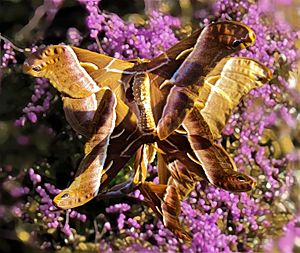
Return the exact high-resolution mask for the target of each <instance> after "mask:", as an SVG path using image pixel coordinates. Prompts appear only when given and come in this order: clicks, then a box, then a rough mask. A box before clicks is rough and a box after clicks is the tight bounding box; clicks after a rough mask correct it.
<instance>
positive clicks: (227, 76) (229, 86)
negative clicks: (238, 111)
mask: <svg viewBox="0 0 300 253" xmlns="http://www.w3.org/2000/svg"><path fill="white" fill-rule="evenodd" d="M271 77H272V73H271V71H270V70H269V69H268V68H267V67H266V66H264V65H263V64H261V63H259V62H258V61H256V60H253V59H250V58H243V57H231V58H225V59H223V60H222V61H220V62H219V63H218V64H217V66H216V67H215V68H214V69H213V70H212V71H211V72H210V73H209V74H208V75H207V77H206V78H205V81H204V86H203V87H201V89H200V91H199V101H201V102H202V103H204V104H205V106H204V108H203V109H202V110H201V114H202V115H203V118H204V120H205V122H206V123H207V124H208V126H209V129H210V130H211V133H212V135H213V139H214V140H215V139H218V138H220V137H221V133H222V130H223V129H224V127H225V125H226V123H227V122H228V120H229V118H230V116H231V114H232V112H233V110H234V109H235V108H236V107H237V105H238V104H239V102H240V101H241V99H242V98H243V97H244V96H245V95H246V94H248V93H249V92H250V91H251V90H252V89H254V88H257V87H259V86H262V85H263V84H265V83H266V82H268V81H269V80H270V79H271Z"/></svg>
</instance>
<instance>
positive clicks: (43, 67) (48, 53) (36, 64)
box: [23, 45, 64, 77]
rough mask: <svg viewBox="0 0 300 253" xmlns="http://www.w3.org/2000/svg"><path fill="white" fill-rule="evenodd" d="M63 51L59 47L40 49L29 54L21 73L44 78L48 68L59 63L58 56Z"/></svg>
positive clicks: (62, 48)
mask: <svg viewBox="0 0 300 253" xmlns="http://www.w3.org/2000/svg"><path fill="white" fill-rule="evenodd" d="M63 50H64V47H63V46H61V45H56V46H48V47H41V48H39V49H38V50H37V51H36V52H34V53H32V54H30V55H29V56H28V57H27V59H26V60H25V62H24V64H23V71H24V72H25V73H27V74H29V75H32V76H35V77H45V74H46V72H47V70H48V69H49V67H50V66H52V65H54V64H55V63H56V62H58V61H59V55H60V54H61V52H62V51H63Z"/></svg>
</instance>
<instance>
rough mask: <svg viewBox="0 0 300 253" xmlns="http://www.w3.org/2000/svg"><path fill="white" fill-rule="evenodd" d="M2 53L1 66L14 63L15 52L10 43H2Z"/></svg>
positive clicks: (15, 61)
mask: <svg viewBox="0 0 300 253" xmlns="http://www.w3.org/2000/svg"><path fill="white" fill-rule="evenodd" d="M3 49H4V54H3V56H2V59H1V67H7V66H8V64H9V63H13V64H16V63H17V60H16V53H15V51H14V50H13V47H12V44H11V43H7V42H5V43H4V45H3Z"/></svg>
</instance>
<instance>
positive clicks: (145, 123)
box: [133, 72, 156, 133]
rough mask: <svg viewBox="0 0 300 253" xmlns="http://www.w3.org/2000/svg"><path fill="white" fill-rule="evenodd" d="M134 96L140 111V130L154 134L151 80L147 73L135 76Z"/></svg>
mask: <svg viewBox="0 0 300 253" xmlns="http://www.w3.org/2000/svg"><path fill="white" fill-rule="evenodd" d="M133 96H134V101H135V102H136V104H137V106H138V109H139V123H138V124H139V128H140V129H141V131H142V132H147V133H149V132H154V131H155V129H156V125H155V121H154V117H153V112H152V108H151V94H150V79H149V76H148V74H147V73H146V72H143V73H138V74H136V75H135V76H134V80H133Z"/></svg>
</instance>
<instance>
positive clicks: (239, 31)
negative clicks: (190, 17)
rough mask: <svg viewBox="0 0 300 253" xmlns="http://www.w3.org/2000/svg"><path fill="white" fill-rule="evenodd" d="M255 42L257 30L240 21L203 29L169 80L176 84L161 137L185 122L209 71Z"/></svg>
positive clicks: (160, 128) (161, 124) (160, 127)
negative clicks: (227, 57)
mask: <svg viewBox="0 0 300 253" xmlns="http://www.w3.org/2000/svg"><path fill="white" fill-rule="evenodd" d="M254 41H255V33H254V32H253V31H252V30H251V29H250V28H249V27H247V26H245V25H243V24H241V23H238V22H233V21H225V22H220V23H212V24H210V25H208V26H207V27H205V28H204V29H203V31H202V32H201V34H200V36H199V38H198V40H197V42H196V44H195V46H194V47H193V48H192V50H191V52H190V54H189V55H188V56H187V57H186V59H185V60H184V62H183V63H182V64H181V65H180V67H179V68H178V69H177V70H176V72H175V73H174V74H173V76H172V77H171V79H170V80H167V83H169V84H171V85H173V87H172V89H171V91H170V94H169V95H168V99H167V102H166V105H165V107H164V109H163V113H162V117H161V119H160V120H159V122H158V126H157V133H158V136H159V138H160V139H165V138H166V137H167V136H169V135H170V133H172V131H174V130H175V129H177V128H178V127H179V126H180V125H181V123H182V122H183V120H184V118H185V117H186V115H187V114H188V113H189V112H190V110H191V108H192V107H193V105H194V101H195V98H196V97H197V95H198V90H199V88H200V87H201V86H203V81H204V78H205V76H206V75H207V74H208V73H209V71H210V70H211V69H213V68H214V67H215V65H216V64H217V63H218V62H219V61H220V60H221V59H222V58H224V57H225V56H228V55H230V54H233V53H236V52H238V51H239V50H241V49H243V48H245V47H248V46H251V45H252V44H253V43H254ZM179 108H180V109H179Z"/></svg>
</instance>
